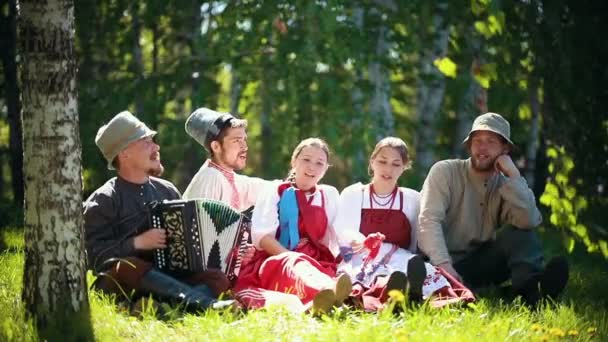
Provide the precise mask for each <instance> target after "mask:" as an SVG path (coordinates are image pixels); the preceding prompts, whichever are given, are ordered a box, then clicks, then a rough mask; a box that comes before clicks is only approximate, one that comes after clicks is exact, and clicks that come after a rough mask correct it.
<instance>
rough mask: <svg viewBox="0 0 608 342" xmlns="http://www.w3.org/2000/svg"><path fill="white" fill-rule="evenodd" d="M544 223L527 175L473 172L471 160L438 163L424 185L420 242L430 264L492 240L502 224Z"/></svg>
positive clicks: (460, 255)
mask: <svg viewBox="0 0 608 342" xmlns="http://www.w3.org/2000/svg"><path fill="white" fill-rule="evenodd" d="M541 222H542V216H541V214H540V211H539V210H538V208H537V207H536V201H535V198H534V193H533V192H532V190H530V188H529V187H528V184H527V183H526V180H525V178H523V177H521V176H520V177H514V178H507V177H505V176H504V175H502V174H498V173H495V174H494V175H493V176H491V177H490V178H488V179H485V178H484V177H482V176H481V175H479V174H477V173H476V172H474V171H473V169H472V167H471V161H470V159H466V160H460V159H458V160H457V159H452V160H443V161H439V162H437V163H436V164H435V165H433V167H431V170H430V171H429V175H428V176H427V178H426V180H425V182H424V185H423V187H422V192H421V199H420V216H419V221H418V242H419V246H420V249H421V250H422V251H423V252H424V253H425V254H427V255H428V256H429V257H430V259H431V263H433V264H434V265H438V264H441V263H444V262H452V263H455V262H458V261H460V260H462V259H463V258H465V257H466V256H467V254H469V253H470V252H472V251H473V250H475V249H476V248H477V247H479V245H480V244H482V243H484V242H486V241H490V240H494V239H495V238H496V230H497V229H498V228H500V227H501V226H503V225H505V224H511V225H514V226H516V227H518V228H520V229H531V228H533V227H536V226H538V225H539V224H540V223H541Z"/></svg>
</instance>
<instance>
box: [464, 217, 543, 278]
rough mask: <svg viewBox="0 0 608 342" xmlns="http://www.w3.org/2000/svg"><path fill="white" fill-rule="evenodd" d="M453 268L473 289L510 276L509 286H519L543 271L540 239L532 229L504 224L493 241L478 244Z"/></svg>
mask: <svg viewBox="0 0 608 342" xmlns="http://www.w3.org/2000/svg"><path fill="white" fill-rule="evenodd" d="M454 268H455V269H456V271H457V272H458V273H459V274H460V275H461V276H462V278H463V280H464V282H465V284H466V285H468V286H470V287H473V288H475V287H481V286H487V285H491V284H494V285H498V284H500V283H502V282H504V281H506V280H508V279H511V284H512V287H513V289H515V290H517V289H520V288H522V287H523V286H524V285H525V283H526V282H527V281H528V280H529V279H531V278H532V277H535V276H538V275H539V274H540V273H541V272H542V271H543V252H542V245H541V242H540V238H539V237H538V234H537V233H536V231H535V230H524V229H519V228H516V227H514V226H512V225H505V226H503V227H501V228H500V229H499V230H498V231H497V233H496V240H494V241H488V242H485V243H483V244H481V245H480V246H479V247H478V248H477V249H475V250H474V251H473V252H471V253H469V254H468V255H467V256H466V257H465V258H464V259H463V260H460V261H458V262H457V263H455V264H454Z"/></svg>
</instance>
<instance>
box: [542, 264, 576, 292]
mask: <svg viewBox="0 0 608 342" xmlns="http://www.w3.org/2000/svg"><path fill="white" fill-rule="evenodd" d="M569 274H570V270H569V266H568V260H566V258H564V257H562V256H558V257H554V258H552V259H551V260H549V262H548V263H547V265H546V266H545V271H544V272H543V274H542V276H541V277H540V291H541V294H542V296H543V297H547V298H551V299H553V300H555V299H556V298H557V297H558V296H559V295H560V294H561V293H562V291H564V288H565V287H566V284H567V283H568V278H569Z"/></svg>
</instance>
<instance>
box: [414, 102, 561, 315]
mask: <svg viewBox="0 0 608 342" xmlns="http://www.w3.org/2000/svg"><path fill="white" fill-rule="evenodd" d="M510 135H511V132H510V126H509V122H508V121H507V120H505V119H504V118H503V117H502V116H501V115H499V114H496V113H486V114H483V115H480V116H478V117H477V118H476V119H475V121H474V122H473V127H472V129H471V132H470V133H469V134H468V136H467V137H466V138H465V139H464V141H463V144H465V145H466V147H467V149H468V151H469V155H470V158H468V159H466V160H456V159H452V160H443V161H439V162H437V163H436V164H435V165H433V166H432V167H431V170H430V171H429V174H428V176H427V178H426V180H425V182H424V185H423V187H422V192H421V199H420V215H419V225H418V230H419V232H418V241H419V246H420V249H421V250H422V251H423V252H424V253H425V254H426V255H427V256H428V257H429V258H430V261H431V263H432V264H434V265H436V266H439V267H442V268H443V269H444V270H445V271H447V272H448V273H450V274H451V275H452V276H454V277H455V278H457V279H459V280H461V281H464V283H465V284H466V285H468V286H470V287H472V288H478V287H482V286H487V285H491V284H496V285H497V284H500V283H502V282H504V281H506V280H509V279H510V280H511V284H512V289H513V291H514V294H515V295H521V296H522V297H523V299H524V301H525V302H526V303H527V304H529V305H531V306H534V305H536V303H537V302H538V301H539V299H541V298H543V297H551V298H555V297H556V296H558V295H559V294H560V293H561V292H562V290H563V289H564V287H565V286H566V283H567V281H568V263H567V261H566V260H565V259H564V258H562V257H557V258H553V259H551V260H550V261H549V262H548V263H547V265H546V266H543V254H542V246H541V242H540V239H539V237H538V235H537V233H536V231H535V230H534V228H535V227H537V226H538V225H539V224H540V223H541V221H542V217H541V214H540V212H539V210H538V208H537V207H536V201H535V198H534V194H533V193H532V191H531V190H530V188H529V187H528V184H527V182H526V180H525V179H524V178H523V177H522V176H521V174H520V173H519V170H518V169H517V167H516V166H515V164H514V163H513V160H512V159H511V157H510V156H509V152H510V151H512V149H513V148H514V144H513V142H512V141H511V136H510Z"/></svg>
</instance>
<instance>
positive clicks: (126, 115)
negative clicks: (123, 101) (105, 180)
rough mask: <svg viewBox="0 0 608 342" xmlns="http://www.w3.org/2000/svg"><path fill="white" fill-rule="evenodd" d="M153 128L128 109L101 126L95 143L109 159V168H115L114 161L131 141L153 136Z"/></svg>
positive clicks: (154, 132) (154, 133)
mask: <svg viewBox="0 0 608 342" xmlns="http://www.w3.org/2000/svg"><path fill="white" fill-rule="evenodd" d="M155 135H156V131H153V130H151V129H150V128H148V126H146V124H144V123H143V122H141V121H139V119H137V118H136V117H135V116H134V115H133V114H131V113H130V112H128V111H124V112H120V113H118V114H116V116H114V117H113V118H112V120H110V122H108V123H107V124H105V125H103V126H101V128H100V129H99V130H98V131H97V136H96V137H95V144H96V145H97V147H99V150H100V151H101V153H102V154H103V156H104V158H106V160H107V161H108V169H109V170H114V167H113V166H112V161H113V160H114V158H116V156H117V155H118V153H120V151H122V150H123V149H124V148H125V147H127V146H129V144H130V143H132V142H134V141H137V140H139V139H142V138H147V137H153V136H155Z"/></svg>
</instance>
